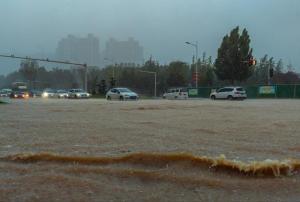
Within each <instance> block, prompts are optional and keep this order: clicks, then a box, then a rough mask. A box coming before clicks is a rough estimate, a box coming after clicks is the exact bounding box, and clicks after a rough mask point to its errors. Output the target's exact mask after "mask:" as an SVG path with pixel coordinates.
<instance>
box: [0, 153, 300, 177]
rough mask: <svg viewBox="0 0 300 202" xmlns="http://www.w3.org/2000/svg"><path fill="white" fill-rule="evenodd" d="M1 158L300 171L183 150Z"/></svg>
mask: <svg viewBox="0 0 300 202" xmlns="http://www.w3.org/2000/svg"><path fill="white" fill-rule="evenodd" d="M0 160H1V161H10V162H20V163H34V162H41V161H43V162H52V163H76V164H84V165H91V164H93V165H109V164H132V165H134V164H135V165H137V164H138V165H143V166H165V165H172V164H189V165H190V166H193V167H195V168H197V167H199V168H200V166H206V167H208V168H214V169H215V170H216V171H220V172H221V171H230V172H235V173H240V174H245V175H252V176H275V177H277V176H284V175H292V174H294V173H296V171H298V170H300V160H297V159H286V160H269V159H268V160H264V161H251V162H242V161H237V160H229V159H227V158H226V157H225V156H224V155H220V156H219V157H207V156H194V155H192V154H186V153H176V154H163V153H132V154H128V155H124V156H117V157H84V156H82V157H80V156H63V155H56V154H51V153H36V154H30V153H29V154H15V155H10V156H5V157H2V158H1V159H0Z"/></svg>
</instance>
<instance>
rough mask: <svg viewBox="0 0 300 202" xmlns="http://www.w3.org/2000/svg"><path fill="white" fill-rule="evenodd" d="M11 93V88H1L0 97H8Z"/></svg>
mask: <svg viewBox="0 0 300 202" xmlns="http://www.w3.org/2000/svg"><path fill="white" fill-rule="evenodd" d="M11 93H12V90H11V89H1V90H0V97H9V96H10V94H11Z"/></svg>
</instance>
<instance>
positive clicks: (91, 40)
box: [56, 34, 101, 66]
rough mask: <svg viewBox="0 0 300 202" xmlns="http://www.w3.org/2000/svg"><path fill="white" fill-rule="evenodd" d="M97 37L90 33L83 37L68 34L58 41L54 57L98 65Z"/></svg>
mask: <svg viewBox="0 0 300 202" xmlns="http://www.w3.org/2000/svg"><path fill="white" fill-rule="evenodd" d="M99 49H100V48H99V39H98V38H97V37H94V36H93V35H92V34H88V35H87V37H85V38H80V37H75V36H73V35H68V36H67V37H66V38H63V39H61V40H60V41H59V42H58V45H57V48H56V57H57V59H60V60H68V61H72V62H78V63H86V64H88V65H93V66H94V65H97V66H98V65H100V61H101V60H100V50H99Z"/></svg>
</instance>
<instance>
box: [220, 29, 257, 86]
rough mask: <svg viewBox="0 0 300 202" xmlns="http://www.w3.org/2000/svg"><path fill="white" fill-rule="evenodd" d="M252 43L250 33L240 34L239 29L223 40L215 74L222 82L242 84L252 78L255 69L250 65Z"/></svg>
mask: <svg viewBox="0 0 300 202" xmlns="http://www.w3.org/2000/svg"><path fill="white" fill-rule="evenodd" d="M250 41H251V40H250V36H249V35H248V31H247V30H246V29H244V30H243V32H242V34H240V33H239V27H236V28H235V29H233V30H232V31H231V32H230V35H226V36H225V37H224V38H223V41H222V43H221V46H220V48H219V49H218V57H217V59H216V62H215V66H216V68H215V73H216V75H217V76H218V78H219V79H220V80H228V81H230V82H231V84H233V83H234V82H235V81H240V82H241V81H244V80H246V79H247V78H249V77H250V76H251V74H252V72H253V67H251V66H249V64H248V61H249V60H250V58H252V49H251V48H250Z"/></svg>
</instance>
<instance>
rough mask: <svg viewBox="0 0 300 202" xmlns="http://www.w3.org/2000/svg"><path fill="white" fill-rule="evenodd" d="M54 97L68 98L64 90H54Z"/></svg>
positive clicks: (67, 93)
mask: <svg viewBox="0 0 300 202" xmlns="http://www.w3.org/2000/svg"><path fill="white" fill-rule="evenodd" d="M55 97H57V98H68V97H69V92H68V91H66V90H57V91H56V92H55Z"/></svg>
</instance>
